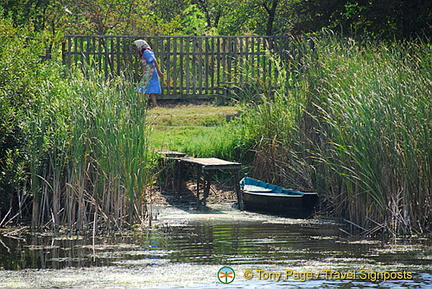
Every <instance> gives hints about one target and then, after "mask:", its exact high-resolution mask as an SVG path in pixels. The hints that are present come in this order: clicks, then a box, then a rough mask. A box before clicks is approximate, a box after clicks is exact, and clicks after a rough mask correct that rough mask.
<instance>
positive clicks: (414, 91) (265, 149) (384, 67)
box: [244, 36, 432, 236]
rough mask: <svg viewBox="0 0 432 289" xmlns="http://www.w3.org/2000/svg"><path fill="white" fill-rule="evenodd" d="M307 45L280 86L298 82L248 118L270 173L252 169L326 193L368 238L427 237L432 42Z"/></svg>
mask: <svg viewBox="0 0 432 289" xmlns="http://www.w3.org/2000/svg"><path fill="white" fill-rule="evenodd" d="M308 41H309V43H313V45H312V46H311V45H306V43H305V42H304V41H303V40H302V41H300V42H299V47H301V49H304V52H303V53H302V55H303V57H302V59H301V62H300V63H301V65H300V66H296V67H294V66H293V65H292V64H290V63H287V64H284V65H281V69H280V80H279V81H282V82H283V81H285V82H286V81H293V80H294V83H293V86H292V87H291V88H290V89H288V90H285V89H282V90H281V89H280V90H279V91H278V92H277V93H276V95H275V97H274V98H267V97H264V101H263V103H258V104H256V105H253V106H251V109H250V110H249V112H248V113H246V115H249V116H248V117H246V118H244V121H245V122H246V123H247V124H248V125H250V127H251V128H250V130H249V134H250V135H251V136H252V137H253V138H254V139H255V140H256V141H255V142H256V151H257V154H256V156H257V157H256V167H257V168H264V169H262V170H260V171H256V172H255V173H256V174H258V175H261V176H262V177H264V178H267V179H268V180H269V179H275V180H276V181H278V182H280V183H282V184H285V185H288V186H297V187H300V188H304V189H308V187H309V188H312V189H315V190H318V191H320V193H321V196H322V197H323V200H324V201H325V203H326V204H327V205H328V207H329V209H330V210H331V211H332V213H333V214H335V215H337V216H343V217H345V218H347V219H349V220H350V221H351V222H354V223H356V224H358V225H360V226H361V227H363V228H365V231H364V233H373V232H375V231H378V230H380V231H381V232H383V231H385V232H387V233H389V234H390V235H393V236H396V235H399V234H411V233H418V232H424V231H426V230H429V231H430V230H431V229H432V228H431V226H430V221H431V219H430V218H431V216H432V197H431V193H432V192H431V188H432V172H431V167H430V164H431V163H432V162H431V161H432V147H431V144H432V139H431V133H432V125H431V124H432V121H431V119H432V118H431V117H432V115H431V114H432V105H431V103H432V100H431V94H430V92H431V91H432V82H431V81H430V79H432V77H431V76H432V75H431V73H432V65H431V57H430V55H431V47H430V45H428V44H427V43H421V42H419V43H402V44H387V45H379V46H378V45H374V44H370V43H369V44H362V45H358V44H357V43H355V41H354V40H351V39H348V40H340V39H337V38H336V37H334V36H326V37H316V38H309V40H308ZM310 48H313V49H310ZM298 68H300V69H298ZM288 72H289V73H288ZM293 72H294V74H295V77H294V78H293V77H292V75H293ZM280 87H282V88H283V85H281V86H280Z"/></svg>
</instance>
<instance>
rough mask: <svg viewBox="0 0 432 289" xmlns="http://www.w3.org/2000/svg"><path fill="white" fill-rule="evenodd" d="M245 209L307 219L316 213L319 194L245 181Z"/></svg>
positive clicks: (243, 190)
mask: <svg viewBox="0 0 432 289" xmlns="http://www.w3.org/2000/svg"><path fill="white" fill-rule="evenodd" d="M241 187H242V201H243V208H244V209H246V210H248V211H255V212H265V213H270V214H275V215H282V216H287V217H291V218H307V217H310V216H311V215H312V213H313V212H314V209H315V206H316V204H317V203H318V194H317V193H309V192H299V191H293V190H288V189H285V188H282V187H279V186H275V185H272V184H268V183H264V182H262V181H258V180H255V179H251V178H247V179H243V180H242V183H241Z"/></svg>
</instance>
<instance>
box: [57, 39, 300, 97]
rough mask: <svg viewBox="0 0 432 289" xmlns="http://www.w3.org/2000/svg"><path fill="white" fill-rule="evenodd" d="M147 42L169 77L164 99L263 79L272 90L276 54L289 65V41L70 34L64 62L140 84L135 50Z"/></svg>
mask: <svg viewBox="0 0 432 289" xmlns="http://www.w3.org/2000/svg"><path fill="white" fill-rule="evenodd" d="M136 39H145V40H146V41H147V42H148V43H149V44H150V46H152V48H153V49H154V52H155V54H156V57H157V59H158V61H159V63H160V66H161V68H162V70H163V72H164V73H165V76H164V78H163V82H162V89H163V95H162V96H161V97H160V98H165V99H178V98H211V97H214V96H227V94H229V93H230V91H232V90H233V89H235V88H236V87H239V86H240V84H241V85H245V84H248V83H251V85H253V80H256V79H259V82H260V83H262V84H263V86H265V87H267V88H272V87H273V83H274V82H275V81H274V80H275V77H276V76H277V73H278V71H277V68H276V66H275V64H274V62H273V61H271V60H270V59H269V58H270V57H269V56H270V55H278V56H279V57H281V59H282V60H284V59H285V58H286V57H287V55H288V53H287V51H289V46H290V43H291V40H292V38H290V37H288V36H215V37H210V36H94V35H66V37H65V41H64V43H63V49H62V52H63V54H62V55H63V62H64V64H66V65H67V66H68V67H71V66H73V65H78V66H80V65H84V66H87V67H91V68H93V69H97V70H99V71H102V72H104V73H105V74H106V76H109V75H119V74H125V75H128V76H132V77H133V78H134V80H137V78H138V74H139V72H140V63H139V61H138V57H137V56H138V55H137V52H136V50H135V48H134V46H133V41H134V40H136Z"/></svg>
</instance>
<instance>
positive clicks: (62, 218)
mask: <svg viewBox="0 0 432 289" xmlns="http://www.w3.org/2000/svg"><path fill="white" fill-rule="evenodd" d="M234 4H235V5H234ZM227 11H229V13H227ZM0 14H1V15H2V16H1V17H0V67H1V68H0V104H1V106H0V172H1V174H0V227H1V226H4V225H7V224H11V223H14V222H18V221H25V220H23V219H25V218H28V219H29V220H30V219H31V222H32V224H33V227H35V228H36V227H41V226H44V225H50V226H51V227H52V228H54V229H56V230H57V229H59V228H61V227H62V225H64V226H65V227H66V228H68V229H69V230H71V231H72V230H86V229H92V228H94V229H96V226H95V225H96V223H99V224H101V223H103V224H104V225H106V226H107V227H112V228H120V227H121V226H122V225H123V224H124V223H132V222H137V221H138V222H139V221H142V220H143V219H144V218H145V217H146V208H145V203H146V192H147V188H148V187H149V186H150V185H151V184H152V181H153V175H154V172H153V167H154V166H153V164H154V163H153V156H152V153H151V148H152V144H151V143H150V141H151V140H149V138H148V136H149V132H150V129H149V127H148V125H149V124H148V123H147V122H146V118H147V111H146V107H145V104H144V103H140V102H139V99H138V98H137V95H136V93H134V91H133V85H131V84H130V83H128V81H127V80H126V79H125V78H123V77H121V76H120V77H116V78H110V79H109V80H107V79H105V77H103V76H100V75H97V74H96V73H95V72H93V71H91V70H85V69H84V71H82V70H78V69H76V70H71V71H65V69H64V67H63V66H62V64H61V59H60V58H61V57H60V55H59V53H58V50H59V43H60V40H61V38H62V35H63V34H65V33H80V34H82V33H85V34H101V35H104V34H135V35H137V34H140V35H143V34H149V35H160V34H171V35H217V34H219V35H236V34H237V35H238V34H269V35H271V34H302V33H305V32H308V33H310V34H309V35H308V37H303V38H295V37H293V41H297V43H296V45H297V50H296V56H295V57H294V56H293V58H292V61H291V62H282V61H280V60H279V59H277V57H276V56H274V55H271V54H270V53H269V54H268V58H269V61H272V62H274V63H275V65H279V72H280V73H279V78H278V79H277V83H278V86H277V87H276V90H275V91H274V93H273V94H269V93H268V92H264V91H251V90H250V89H249V88H244V89H243V88H242V87H241V85H240V86H239V91H243V92H246V93H244V94H243V95H241V97H239V99H241V102H240V105H241V106H242V110H243V114H242V116H241V117H240V118H238V119H237V120H236V121H234V122H230V123H228V124H225V123H223V124H221V125H220V126H218V128H217V129H214V130H212V131H213V133H211V134H201V135H200V137H203V138H205V136H209V141H207V142H205V141H201V142H200V143H207V144H208V145H205V146H198V145H193V143H191V142H186V145H185V146H183V147H182V148H179V149H184V150H186V151H187V152H189V153H191V154H195V155H201V156H208V155H209V154H211V155H212V156H220V157H227V158H236V159H237V160H239V161H248V160H246V159H242V158H243V157H245V156H246V155H247V156H248V157H250V154H245V152H254V154H253V156H254V158H253V161H252V163H251V164H252V166H253V167H254V168H255V170H254V171H253V174H254V175H255V176H256V177H259V178H263V179H265V180H267V181H271V182H277V183H279V184H281V185H285V186H290V187H296V188H299V189H311V190H317V191H318V192H320V193H321V195H322V196H323V201H324V202H323V209H324V211H325V212H327V213H330V214H333V215H335V216H341V217H344V218H347V219H349V220H350V221H352V222H354V223H356V224H358V225H359V226H361V227H363V228H364V230H363V233H364V234H372V233H374V232H378V231H379V232H385V233H390V235H395V236H396V235H399V234H413V233H422V232H428V231H429V232H430V231H431V230H432V228H431V225H430V224H431V219H430V217H431V216H432V196H431V195H432V192H431V187H432V183H431V182H432V171H431V170H432V169H431V163H432V155H431V154H432V147H431V143H432V137H431V134H432V131H431V130H432V120H431V119H432V118H431V116H432V115H431V114H432V105H431V92H432V82H431V79H432V75H431V74H432V57H431V55H432V51H431V50H432V48H431V45H430V43H429V42H428V41H427V39H428V38H427V37H430V36H432V32H431V22H432V20H431V19H432V10H431V3H430V1H402V0H400V1H387V0H382V1H372V2H364V3H363V2H358V1H357V2H353V1H331V0H328V1H318V0H314V1H295V0H290V1H288V0H272V1H270V0H268V1H257V0H247V1H238V2H236V1H234V3H233V1H229V2H228V1H211V0H209V1H144V2H142V3H137V2H131V1H122V0H117V1H104V0H94V1H68V0H52V1H49V0H46V1H38V2H34V3H32V2H25V1H4V2H2V4H0ZM155 23H157V24H155ZM322 28H331V29H333V31H337V32H338V35H339V36H342V35H345V36H347V35H348V36H351V37H344V38H342V37H339V36H338V37H336V36H334V35H332V33H328V32H324V33H323V32H322V31H327V30H322ZM299 39H301V40H299ZM390 40H391V41H390ZM299 56H300V58H299ZM251 79H253V81H255V84H256V85H255V86H256V87H266V85H265V84H262V83H260V82H261V81H262V80H261V79H260V78H256V77H255V78H254V77H253V76H251ZM221 136H223V137H221ZM210 138H211V139H210ZM210 144H211V145H212V147H211V146H210ZM215 150H216V151H215ZM102 221H103V222H102Z"/></svg>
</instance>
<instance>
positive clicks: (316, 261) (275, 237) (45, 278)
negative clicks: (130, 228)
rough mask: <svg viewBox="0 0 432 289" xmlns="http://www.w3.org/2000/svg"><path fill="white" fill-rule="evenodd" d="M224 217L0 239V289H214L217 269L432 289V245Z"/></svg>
mask: <svg viewBox="0 0 432 289" xmlns="http://www.w3.org/2000/svg"><path fill="white" fill-rule="evenodd" d="M224 209H225V210H217V211H213V212H212V213H199V212H198V213H195V214H193V213H191V212H185V211H181V210H174V209H173V208H171V209H168V210H164V211H162V212H160V215H159V220H158V222H156V224H157V225H156V227H155V228H153V229H151V230H145V231H136V232H133V233H128V234H125V235H123V236H121V235H117V236H111V237H110V238H102V237H99V238H97V239H95V240H93V239H92V238H91V237H76V236H75V237H69V238H66V237H56V236H54V235H51V234H38V235H33V236H22V237H23V238H24V239H22V240H15V239H11V238H5V237H2V238H1V239H2V244H0V267H2V268H3V270H1V271H0V288H3V287H5V288H28V287H26V286H29V287H31V286H33V285H34V284H39V285H41V287H46V288H51V286H52V288H53V287H57V288H62V287H64V288H66V287H67V288H79V287H80V286H82V285H83V284H85V285H86V287H88V288H106V287H110V288H148V287H166V288H175V287H184V286H187V287H193V286H195V287H196V288H203V287H204V288H218V287H220V286H221V285H224V284H222V283H221V282H228V281H231V280H228V279H227V278H225V279H223V278H222V279H219V277H220V276H219V275H218V274H221V273H220V272H218V271H219V269H220V268H221V267H223V266H229V267H230V268H231V269H232V270H233V271H234V273H233V274H235V278H234V280H233V281H232V283H230V285H224V286H229V287H230V288H274V287H288V288H318V287H321V288H371V287H373V288H394V287H396V288H432V265H431V263H432V247H431V246H430V243H428V242H429V241H430V240H423V242H421V241H419V242H416V243H415V244H408V243H406V244H404V245H388V244H386V245H384V244H382V243H380V242H372V241H352V240H348V239H346V238H345V236H344V235H343V234H342V233H340V231H339V229H338V225H337V224H335V223H334V222H330V221H305V220H292V219H286V218H274V217H270V216H265V215H259V214H253V213H247V212H238V211H234V210H230V209H229V208H228V209H227V208H224ZM170 210H171V211H170ZM0 236H1V235H0ZM222 275H223V273H222ZM60 276H63V277H60ZM226 276H227V275H226ZM226 276H225V277H226ZM231 277H232V275H231ZM31 284H33V285H31ZM30 285H31V286H30ZM2 286H3V287H2ZM36 287H37V286H36Z"/></svg>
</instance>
